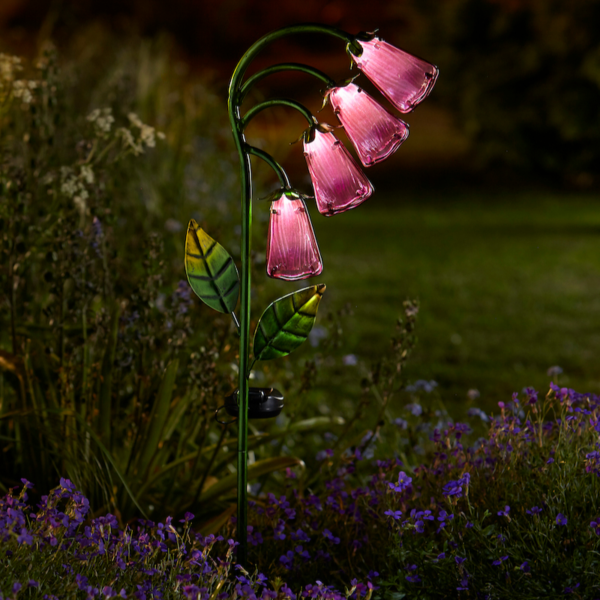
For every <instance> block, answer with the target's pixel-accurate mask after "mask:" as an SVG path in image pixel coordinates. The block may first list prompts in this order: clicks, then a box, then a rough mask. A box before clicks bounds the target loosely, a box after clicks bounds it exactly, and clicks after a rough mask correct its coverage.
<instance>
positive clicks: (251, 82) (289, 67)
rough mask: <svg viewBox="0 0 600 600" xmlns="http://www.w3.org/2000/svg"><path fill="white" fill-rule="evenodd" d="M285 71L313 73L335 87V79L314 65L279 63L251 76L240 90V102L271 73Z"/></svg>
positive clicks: (328, 85)
mask: <svg viewBox="0 0 600 600" xmlns="http://www.w3.org/2000/svg"><path fill="white" fill-rule="evenodd" d="M285 71H300V72H301V73H306V74H308V75H312V76H313V77H316V78H317V79H320V80H321V81H322V82H323V83H325V84H326V85H327V87H334V86H335V81H334V80H333V79H331V77H329V75H327V74H326V73H323V71H319V69H315V68H314V67H310V66H309V65H303V64H302V63H280V64H278V65H273V66H271V67H267V68H266V69H263V70H262V71H259V72H258V73H255V74H254V75H252V77H249V78H248V80H247V81H246V83H244V85H243V86H242V89H241V90H240V102H243V101H244V99H245V98H246V96H247V95H248V92H249V91H250V90H251V89H252V88H253V87H254V86H255V85H256V84H257V83H258V82H259V81H260V80H261V79H264V78H265V77H268V76H269V75H273V74H275V73H281V72H285Z"/></svg>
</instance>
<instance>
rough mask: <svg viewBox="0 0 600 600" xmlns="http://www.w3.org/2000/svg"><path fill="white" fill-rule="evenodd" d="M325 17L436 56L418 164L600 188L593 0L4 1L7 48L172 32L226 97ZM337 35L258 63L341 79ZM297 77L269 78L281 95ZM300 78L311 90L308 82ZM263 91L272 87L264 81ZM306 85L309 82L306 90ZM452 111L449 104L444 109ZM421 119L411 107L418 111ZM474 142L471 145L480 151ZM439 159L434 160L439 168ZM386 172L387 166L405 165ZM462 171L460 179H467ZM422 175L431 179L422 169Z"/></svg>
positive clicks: (499, 178) (599, 76) (473, 177)
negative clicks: (94, 35) (253, 55)
mask: <svg viewBox="0 0 600 600" xmlns="http://www.w3.org/2000/svg"><path fill="white" fill-rule="evenodd" d="M301 22H322V23H328V24H332V25H336V26H338V27H340V28H342V29H345V30H346V31H349V32H351V33H354V32H358V31H371V30H374V29H376V28H379V30H380V34H381V36H382V37H383V38H384V39H386V41H389V42H391V43H394V44H396V45H398V46H400V47H402V48H404V49H406V50H408V51H410V52H412V53H414V54H417V55H421V56H424V57H426V58H428V59H429V60H431V61H432V62H435V63H436V64H437V65H438V66H439V67H440V71H441V77H440V79H439V82H438V84H437V86H436V88H435V90H434V92H433V94H432V96H431V99H430V100H428V103H426V104H427V107H426V106H425V105H423V107H422V108H420V109H419V110H418V111H417V112H415V115H414V120H413V121H411V120H410V119H407V120H409V122H410V124H411V127H413V132H414V131H415V128H416V130H418V131H419V134H418V136H413V137H415V138H417V139H418V141H415V142H414V144H413V140H412V139H411V144H413V152H412V153H411V157H410V158H408V161H409V163H410V168H409V169H407V173H406V174H407V175H409V176H410V174H411V173H414V169H419V168H420V169H421V170H422V169H423V168H425V169H426V170H427V171H428V172H430V173H432V174H437V175H436V176H435V177H433V179H431V178H428V181H430V182H431V181H433V183H436V182H438V183H440V182H443V183H444V185H447V184H448V175H449V174H450V173H454V174H455V175H456V177H458V178H462V179H464V178H465V176H467V177H468V178H469V180H470V181H472V182H475V183H484V184H487V183H489V181H490V178H491V181H493V182H495V183H496V184H505V183H510V184H514V183H515V182H517V183H522V182H523V181H537V182H543V183H547V184H550V185H552V186H555V185H561V186H564V185H566V186H570V187H577V188H594V187H598V185H599V182H600V178H599V177H598V172H600V158H599V157H600V150H599V148H600V3H599V2H598V1H596V0H571V1H569V2H564V1H557V0H442V1H436V2H433V1H428V0H421V1H419V2H417V1H416V0H412V1H411V0H404V1H397V2H388V1H384V0H370V1H369V2H364V1H357V0H346V1H342V0H332V1H330V2H320V1H317V0H304V1H302V2H274V1H270V0H266V1H265V0H263V1H254V2H252V1H237V0H221V1H219V2H214V1H210V2H209V1H205V0H172V1H170V2H162V1H160V2H159V1H148V0H139V1H135V0H103V1H99V0H80V1H77V2H73V1H71V2H69V1H66V0H64V1H62V2H61V1H51V0H2V2H1V3H0V32H2V43H3V46H4V47H5V48H6V47H9V48H10V49H11V50H12V51H14V52H18V53H21V54H27V53H32V52H34V50H35V47H36V44H38V43H39V42H40V41H41V40H42V39H44V38H48V37H51V38H52V39H53V40H54V42H55V43H56V44H57V45H58V46H59V48H60V46H61V45H63V46H67V45H68V44H69V42H70V40H71V39H72V38H74V37H75V36H78V35H79V36H81V35H82V32H85V31H86V29H87V28H90V27H103V28H107V29H109V30H110V31H111V32H114V33H115V34H116V35H119V36H131V35H141V36H144V37H145V36H147V37H155V36H157V35H168V36H169V37H170V38H171V39H172V41H173V47H174V52H175V54H176V55H177V56H178V58H179V59H181V60H184V61H185V62H186V64H187V65H188V66H189V67H190V69H191V72H193V73H194V74H197V75H202V76H203V77H205V78H207V79H208V80H210V81H211V82H212V85H213V86H214V88H215V89H216V90H217V92H218V93H219V94H223V95H224V94H225V90H226V86H227V82H228V78H229V76H230V74H231V72H232V70H233V68H234V67H235V64H236V63H237V61H238V60H239V58H240V57H241V55H242V54H243V53H244V51H245V50H246V49H247V48H248V47H249V46H250V45H251V44H252V43H253V42H254V41H255V40H256V39H258V38H259V37H260V36H262V35H264V34H265V33H267V32H269V31H271V30H273V29H276V28H279V27H282V26H285V25H290V24H295V23H301ZM339 45H340V42H339V41H338V40H334V39H328V38H326V37H325V36H314V39H311V37H310V36H297V37H291V38H287V39H286V40H285V41H284V40H282V41H280V42H277V43H276V44H274V45H273V46H272V47H271V48H270V50H269V51H268V52H266V53H265V55H264V56H263V57H262V60H259V61H257V64H256V68H260V66H261V65H262V64H265V63H266V62H269V61H272V60H273V58H276V57H277V56H278V55H279V54H285V56H286V60H288V59H289V60H290V61H306V62H309V63H310V64H313V65H314V66H317V67H319V68H321V69H323V70H325V71H327V72H329V73H331V74H333V75H334V77H338V78H340V79H343V78H345V77H346V76H347V73H348V71H347V70H346V69H347V65H348V61H347V58H346V57H345V55H343V53H341V52H339V51H331V52H329V51H328V50H329V49H331V50H334V49H337V48H338V47H339ZM297 80H298V78H297V77H296V78H295V79H286V78H285V77H283V76H282V77H278V78H272V79H270V80H269V83H268V84H267V83H265V86H266V85H270V86H271V91H274V92H277V91H278V89H284V88H285V89H286V90H287V91H289V87H290V85H292V84H293V83H292V82H294V81H297ZM301 85H308V84H305V83H304V82H303V83H301ZM263 89H265V90H266V88H263ZM307 91H308V89H307ZM440 107H442V108H440ZM411 118H412V115H411ZM474 148H475V149H476V151H473V149H474ZM432 164H434V165H435V167H436V168H435V169H432V168H431V166H432ZM394 165H395V166H393V167H388V171H389V170H390V169H395V168H397V163H394ZM457 173H458V174H457ZM416 178H417V180H422V177H420V176H417V177H416Z"/></svg>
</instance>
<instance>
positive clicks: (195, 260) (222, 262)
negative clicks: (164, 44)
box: [185, 219, 240, 313]
mask: <svg viewBox="0 0 600 600" xmlns="http://www.w3.org/2000/svg"><path fill="white" fill-rule="evenodd" d="M185 272H186V274H187V278H188V281H189V283H190V286H191V287H192V289H193V290H194V292H195V293H196V295H197V296H198V297H199V298H200V300H202V302H204V303H206V304H208V306H210V307H211V308H214V309H215V310H218V311H219V312H222V313H232V312H233V311H234V310H235V305H236V304H237V300H238V295H239V291H240V281H239V277H238V272H237V268H236V266H235V263H234V262H233V258H231V256H230V255H229V253H228V252H227V250H225V248H223V246H221V244H219V243H218V242H216V241H215V240H213V239H212V238H211V237H210V236H209V235H208V234H207V233H206V231H204V230H203V229H201V228H200V227H199V226H198V223H196V221H194V219H192V220H191V221H190V224H189V227H188V231H187V237H186V239H185Z"/></svg>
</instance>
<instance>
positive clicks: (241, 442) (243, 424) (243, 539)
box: [228, 23, 354, 568]
mask: <svg viewBox="0 0 600 600" xmlns="http://www.w3.org/2000/svg"><path fill="white" fill-rule="evenodd" d="M295 33H325V34H328V35H333V36H334V37H337V38H340V39H342V40H344V41H345V42H346V44H352V43H353V41H354V36H351V35H350V34H348V33H346V32H345V31H341V30H340V29H337V28H336V27H330V26H328V25H319V24H314V23H306V24H303V25H292V26H291V27H284V28H282V29H278V30H276V31H273V32H271V33H268V34H267V35H265V36H264V37H262V38H261V39H259V40H258V41H257V42H255V43H254V44H253V45H252V46H251V47H250V49H249V50H248V51H247V52H246V54H244V56H243V57H242V59H241V60H240V62H239V63H238V65H237V67H236V68H235V70H234V72H233V75H232V77H231V82H230V84H229V99H228V111H229V123H230V125H231V131H232V133H233V139H234V142H235V146H236V148H237V151H238V155H239V158H240V184H241V191H242V194H241V203H242V240H241V248H240V253H241V258H242V265H241V273H240V279H241V281H240V284H241V285H240V361H239V396H238V401H239V417H238V461H237V540H238V543H239V546H238V553H237V560H238V563H239V564H240V565H241V566H242V567H244V568H246V567H247V564H248V532H247V526H248V462H247V454H248V390H249V369H248V362H249V354H250V231H251V227H252V171H251V165H250V153H249V152H248V146H247V144H246V139H245V137H244V124H247V123H248V121H249V118H248V115H246V119H244V120H242V118H241V116H240V106H241V104H242V100H243V96H242V95H241V89H242V80H243V78H244V74H245V73H246V70H247V68H248V67H249V65H250V63H251V62H252V61H253V60H254V58H255V57H256V56H257V54H258V53H259V52H260V51H261V50H262V49H263V48H264V47H265V46H267V45H268V44H270V43H271V42H274V41H275V40H277V39H279V38H281V37H284V36H286V35H292V34H295ZM247 89H249V88H247ZM263 104H264V103H263ZM264 108H267V107H266V106H265V107H264ZM255 114H256V113H255ZM309 117H310V118H309V122H311V123H312V115H309Z"/></svg>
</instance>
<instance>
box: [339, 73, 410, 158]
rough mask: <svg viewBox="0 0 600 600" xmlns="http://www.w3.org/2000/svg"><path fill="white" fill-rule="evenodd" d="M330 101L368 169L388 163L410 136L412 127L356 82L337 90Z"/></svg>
mask: <svg viewBox="0 0 600 600" xmlns="http://www.w3.org/2000/svg"><path fill="white" fill-rule="evenodd" d="M329 100H330V102H331V105H332V107H333V110H334V112H335V114H336V115H337V117H338V119H339V120H340V122H341V123H342V125H343V126H344V129H345V131H346V133H347V134H348V138H349V139H350V141H351V142H352V144H353V145H354V148H355V149H356V152H357V154H358V157H359V159H360V161H361V162H362V164H363V165H364V166H365V167H370V166H371V165H374V164H375V163H378V162H381V161H382V160H385V159H386V158H387V157H388V156H390V155H391V154H393V153H394V152H395V151H396V150H397V149H398V148H399V147H400V145H401V144H402V142H404V140H405V139H406V138H407V137H408V125H407V124H406V123H405V122H404V121H401V120H400V119H397V118H396V117H395V116H394V115H392V114H391V113H389V112H388V111H387V110H386V109H385V108H383V106H381V105H380V104H379V103H378V102H376V101H375V100H374V99H373V98H372V97H371V96H369V94H367V93H366V92H364V91H363V90H362V89H361V88H359V87H358V86H357V85H355V84H354V83H350V84H348V85H346V86H344V87H336V88H333V89H332V90H331V91H330V92H329Z"/></svg>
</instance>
